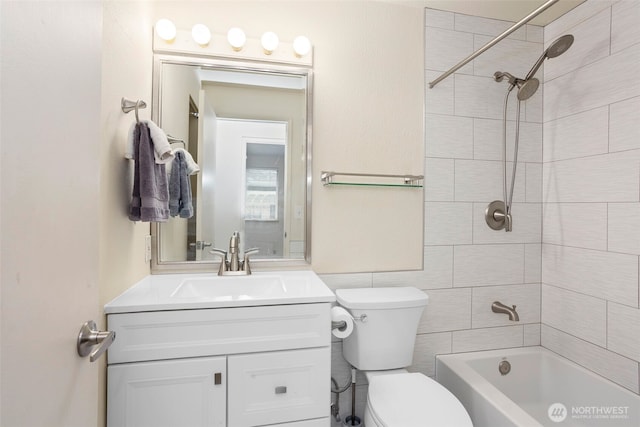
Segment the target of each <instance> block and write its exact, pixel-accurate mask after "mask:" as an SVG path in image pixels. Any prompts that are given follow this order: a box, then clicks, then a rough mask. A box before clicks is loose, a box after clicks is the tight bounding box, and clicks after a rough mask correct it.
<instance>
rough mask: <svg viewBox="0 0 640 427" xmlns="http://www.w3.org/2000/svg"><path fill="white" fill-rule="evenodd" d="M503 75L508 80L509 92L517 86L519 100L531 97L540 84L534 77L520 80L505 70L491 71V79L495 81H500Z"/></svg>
mask: <svg viewBox="0 0 640 427" xmlns="http://www.w3.org/2000/svg"><path fill="white" fill-rule="evenodd" d="M505 77H506V78H507V79H508V80H509V84H510V85H511V87H510V88H509V92H511V90H512V89H513V88H514V87H517V88H518V99H519V100H520V101H525V100H527V99H529V98H531V97H532V96H533V94H534V93H536V91H537V90H538V86H540V81H539V80H538V79H536V78H532V79H529V80H522V79H519V78H517V77H514V76H513V75H511V74H509V73H507V72H505V71H496V72H495V73H493V79H494V80H495V81H497V82H501V81H502V80H504V78H505Z"/></svg>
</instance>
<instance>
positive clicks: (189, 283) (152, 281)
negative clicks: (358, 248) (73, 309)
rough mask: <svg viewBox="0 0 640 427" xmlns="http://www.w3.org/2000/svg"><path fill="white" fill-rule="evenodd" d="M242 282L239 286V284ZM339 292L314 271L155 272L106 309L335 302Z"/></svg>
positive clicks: (125, 311)
mask: <svg viewBox="0 0 640 427" xmlns="http://www.w3.org/2000/svg"><path fill="white" fill-rule="evenodd" d="M236 284H237V287H236V286H235V285H236ZM335 300H336V297H335V295H334V293H333V292H332V291H331V289H329V288H328V287H327V285H325V284H324V282H323V281H322V280H321V279H320V278H319V277H318V276H317V275H316V274H315V273H314V272H313V271H310V270H304V271H278V272H254V273H253V274H252V275H250V276H218V275H217V274H216V273H197V274H194V273H184V274H157V275H150V276H147V277H145V278H144V279H142V280H141V281H139V282H138V283H136V284H135V285H133V286H132V287H131V288H129V289H128V290H126V291H125V292H123V293H122V294H121V295H119V296H118V297H116V298H115V299H113V300H112V301H111V302H109V303H107V304H106V305H105V306H104V311H105V313H106V314H112V313H132V312H143V311H160V310H191V309H207V308H229V307H252V306H262V305H283V304H309V303H321V302H334V301H335Z"/></svg>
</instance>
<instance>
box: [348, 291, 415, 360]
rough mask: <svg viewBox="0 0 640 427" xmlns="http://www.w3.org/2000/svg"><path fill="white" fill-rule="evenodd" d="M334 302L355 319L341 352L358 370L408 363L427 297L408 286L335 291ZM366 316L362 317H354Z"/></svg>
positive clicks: (411, 356)
mask: <svg viewBox="0 0 640 427" xmlns="http://www.w3.org/2000/svg"><path fill="white" fill-rule="evenodd" d="M336 298H337V300H338V304H340V305H341V306H342V307H344V308H345V309H346V310H347V311H349V313H351V315H352V316H353V317H354V318H355V319H356V320H355V322H354V328H353V333H352V334H351V335H349V336H348V337H347V338H344V339H343V341H342V354H343V355H344V358H345V359H346V360H347V361H348V362H349V363H350V364H351V365H353V366H354V367H356V368H358V369H360V370H365V371H369V370H383V369H397V368H404V367H407V366H409V365H411V363H412V360H413V347H414V345H415V341H416V332H417V330H418V323H419V322H420V317H421V316H422V311H423V310H424V307H425V306H426V305H427V300H428V296H427V294H425V293H424V292H423V291H421V290H419V289H416V288H412V287H394V288H358V289H338V290H336ZM362 315H366V319H364V320H358V319H359V318H360V316H362Z"/></svg>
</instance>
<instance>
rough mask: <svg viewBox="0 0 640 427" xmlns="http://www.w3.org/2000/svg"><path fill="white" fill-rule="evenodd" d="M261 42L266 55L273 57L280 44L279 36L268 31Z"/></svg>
mask: <svg viewBox="0 0 640 427" xmlns="http://www.w3.org/2000/svg"><path fill="white" fill-rule="evenodd" d="M260 41H261V42H262V48H263V49H264V53H265V54H266V55H271V54H272V53H273V51H274V50H276V49H277V48H278V44H279V43H280V40H279V39H278V35H277V34H276V33H274V32H273V31H267V32H266V33H264V34H263V35H262V39H260Z"/></svg>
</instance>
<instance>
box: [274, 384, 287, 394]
mask: <svg viewBox="0 0 640 427" xmlns="http://www.w3.org/2000/svg"><path fill="white" fill-rule="evenodd" d="M286 392H287V387H286V386H283V385H281V386H279V387H276V394H285V393H286Z"/></svg>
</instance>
